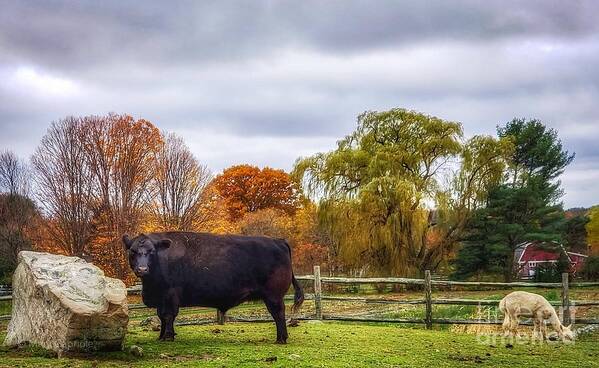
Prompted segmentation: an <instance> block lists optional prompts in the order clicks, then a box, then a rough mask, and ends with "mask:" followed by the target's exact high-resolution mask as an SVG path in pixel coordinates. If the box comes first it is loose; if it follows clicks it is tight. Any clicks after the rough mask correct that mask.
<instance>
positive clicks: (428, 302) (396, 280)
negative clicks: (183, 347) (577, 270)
mask: <svg viewBox="0 0 599 368" xmlns="http://www.w3.org/2000/svg"><path fill="white" fill-rule="evenodd" d="M296 279H298V280H301V281H311V282H313V286H314V294H306V295H305V300H313V301H314V306H315V313H314V315H313V316H298V317H297V319H312V320H313V319H316V320H335V321H361V322H384V323H416V324H424V325H425V326H426V328H431V327H432V325H433V324H483V325H492V324H501V323H502V322H501V321H497V320H483V319H449V318H433V308H432V306H433V305H472V306H497V305H499V300H488V299H444V298H433V297H432V288H433V286H436V287H439V286H442V287H451V286H462V287H491V288H560V289H561V298H560V299H561V300H559V301H550V303H551V305H553V306H559V307H562V308H561V312H562V313H561V314H562V316H561V317H562V320H563V321H564V323H566V324H567V323H569V321H570V318H571V308H572V307H579V306H599V300H570V298H569V289H570V288H584V287H597V286H599V282H578V283H569V281H568V275H567V274H563V275H562V282H561V283H547V282H545V283H533V282H510V283H505V282H469V281H468V282H467V281H446V280H438V279H435V278H434V277H432V276H431V273H430V272H429V271H428V270H427V271H426V272H425V277H424V279H413V278H402V277H388V278H382V277H374V278H373V277H371V278H348V277H322V276H321V275H320V267H319V266H314V274H313V275H305V276H296ZM322 284H346V285H355V284H396V285H418V286H422V287H423V291H424V294H423V297H424V298H422V299H392V298H378V297H375V298H372V297H356V296H334V295H325V294H324V293H323V291H322ZM140 292H141V285H134V286H132V287H130V288H127V293H128V294H129V295H134V294H139V293H140ZM285 299H286V300H290V299H292V297H291V296H287V297H285ZM7 300H12V296H11V295H5V296H0V301H7ZM323 301H330V302H335V301H336V302H340V301H347V302H361V303H365V304H390V305H424V313H423V318H384V317H372V316H370V317H369V316H342V315H334V314H326V313H323V308H322V305H323ZM143 308H146V306H145V305H143V304H131V305H129V309H130V310H135V309H143ZM7 319H10V315H4V316H0V320H7ZM225 320H228V321H239V322H264V321H272V319H271V318H244V317H235V316H222V315H217V316H216V321H217V322H219V323H224V322H225ZM195 322H196V324H204V323H210V322H214V320H212V319H210V320H205V319H204V320H197V321H195ZM574 322H575V323H577V324H599V319H580V318H577V319H576V320H575V321H574ZM525 323H528V322H525ZM181 324H194V322H193V321H185V322H181V323H179V325H181Z"/></svg>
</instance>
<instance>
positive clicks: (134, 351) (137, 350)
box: [129, 345, 144, 358]
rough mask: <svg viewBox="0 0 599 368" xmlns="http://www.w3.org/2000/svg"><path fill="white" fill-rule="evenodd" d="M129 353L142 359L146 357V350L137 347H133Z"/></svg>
mask: <svg viewBox="0 0 599 368" xmlns="http://www.w3.org/2000/svg"><path fill="white" fill-rule="evenodd" d="M129 353H131V355H133V356H136V357H138V358H141V357H142V356H143V355H144V349H142V348H141V347H140V346H137V345H131V347H130V348H129Z"/></svg>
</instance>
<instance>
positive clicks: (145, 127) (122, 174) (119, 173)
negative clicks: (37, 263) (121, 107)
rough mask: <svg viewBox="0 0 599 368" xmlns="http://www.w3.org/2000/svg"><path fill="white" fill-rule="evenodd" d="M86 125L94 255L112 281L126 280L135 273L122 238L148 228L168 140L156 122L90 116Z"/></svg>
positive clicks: (115, 116)
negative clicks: (153, 192) (147, 216)
mask: <svg viewBox="0 0 599 368" xmlns="http://www.w3.org/2000/svg"><path fill="white" fill-rule="evenodd" d="M83 126H84V129H83V130H84V132H85V134H84V136H83V138H82V140H83V143H84V146H85V150H86V155H85V158H86V161H87V165H88V167H89V170H90V173H91V180H92V182H93V187H94V188H95V190H94V191H92V193H91V202H92V203H93V212H94V214H95V218H94V220H95V223H94V225H95V226H94V227H95V230H96V231H95V239H94V242H93V243H94V244H93V249H92V253H93V256H94V260H95V261H96V262H98V263H99V264H101V265H102V266H103V268H104V269H105V270H106V271H108V273H109V274H110V275H111V276H117V277H120V278H124V277H125V276H127V274H130V272H129V267H128V266H127V260H126V254H125V252H124V249H123V245H122V243H121V240H120V239H121V236H122V235H123V234H125V233H129V234H134V233H135V232H137V231H138V229H139V228H140V226H141V225H142V222H143V216H144V211H146V209H147V208H149V207H150V203H149V202H150V196H149V195H148V194H149V193H150V185H151V182H152V180H153V179H154V177H155V172H156V161H155V157H156V155H157V153H158V152H159V151H160V150H161V148H162V146H163V144H164V141H163V139H162V135H161V134H160V131H159V130H158V128H156V127H155V126H154V125H153V124H152V123H151V122H149V121H147V120H144V119H137V120H136V119H134V118H133V117H131V116H130V115H117V114H110V115H108V116H89V117H86V118H84V119H83ZM150 194H151V193H150Z"/></svg>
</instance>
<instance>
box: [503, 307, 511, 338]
mask: <svg viewBox="0 0 599 368" xmlns="http://www.w3.org/2000/svg"><path fill="white" fill-rule="evenodd" d="M511 326H512V320H511V319H510V313H509V312H508V311H505V316H504V317H503V337H510V335H511V332H510V329H511Z"/></svg>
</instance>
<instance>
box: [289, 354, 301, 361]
mask: <svg viewBox="0 0 599 368" xmlns="http://www.w3.org/2000/svg"><path fill="white" fill-rule="evenodd" d="M300 358H301V356H300V355H299V354H291V355H289V359H291V360H298V359H300Z"/></svg>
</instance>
